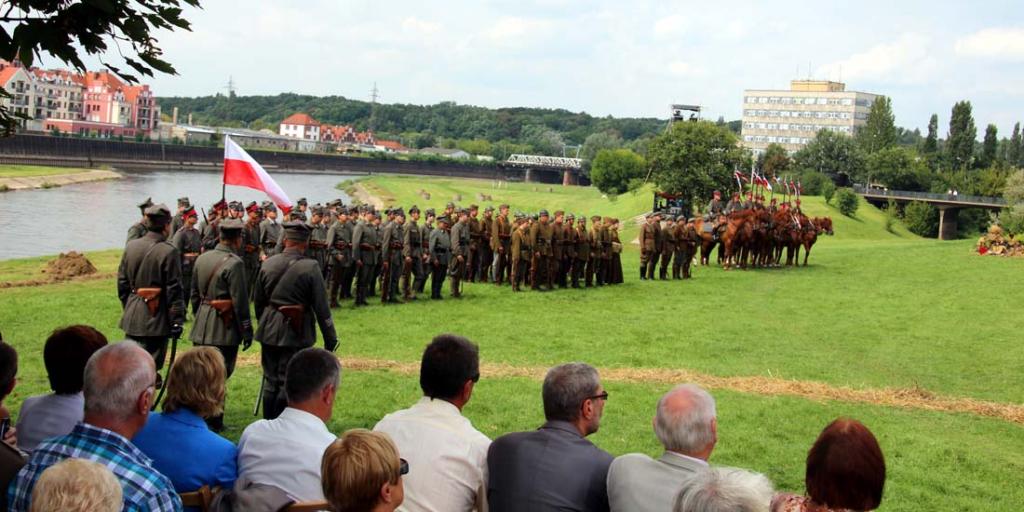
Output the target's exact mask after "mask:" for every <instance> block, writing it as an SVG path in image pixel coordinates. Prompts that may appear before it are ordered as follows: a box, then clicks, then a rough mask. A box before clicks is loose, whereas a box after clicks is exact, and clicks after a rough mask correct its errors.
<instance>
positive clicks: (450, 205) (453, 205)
mask: <svg viewBox="0 0 1024 512" xmlns="http://www.w3.org/2000/svg"><path fill="white" fill-rule="evenodd" d="M444 207H445V208H455V203H453V202H451V201H448V204H446V205H444Z"/></svg>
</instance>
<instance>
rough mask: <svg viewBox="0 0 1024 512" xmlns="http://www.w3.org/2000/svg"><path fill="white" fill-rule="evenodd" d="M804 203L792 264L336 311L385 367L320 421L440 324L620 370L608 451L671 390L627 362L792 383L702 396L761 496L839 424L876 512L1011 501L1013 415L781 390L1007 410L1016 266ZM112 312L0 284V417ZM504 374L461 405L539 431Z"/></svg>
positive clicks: (400, 386)
mask: <svg viewBox="0 0 1024 512" xmlns="http://www.w3.org/2000/svg"><path fill="white" fill-rule="evenodd" d="M362 183H364V184H366V185H368V186H370V187H372V189H373V190H374V191H375V192H381V193H389V195H390V197H391V198H392V200H393V201H396V202H397V203H398V204H402V205H405V206H408V205H410V204H412V203H416V204H418V205H419V206H420V207H421V208H425V207H428V206H430V207H435V208H438V207H443V205H444V203H445V202H447V201H449V200H451V198H452V196H453V195H454V194H455V193H461V194H462V197H463V200H462V201H461V202H460V204H469V203H477V204H480V205H481V206H484V205H486V204H493V205H495V206H496V205H497V204H499V203H501V202H506V201H507V202H509V203H511V204H512V206H513V209H523V210H535V209H538V208H540V207H547V208H549V209H555V208H561V207H564V208H565V209H566V210H568V211H575V212H576V213H587V214H591V213H599V214H602V215H610V216H617V217H619V218H621V219H624V220H625V219H627V218H630V217H632V216H634V215H636V214H638V213H640V212H641V211H643V210H646V209H648V208H649V207H650V206H649V196H648V195H647V194H646V193H644V194H637V195H636V196H633V195H630V194H626V195H624V196H621V197H619V198H617V199H616V201H614V202H612V201H608V200H604V199H601V198H600V195H599V194H597V193H596V191H593V190H592V189H582V188H565V189H563V188H562V187H557V186H556V187H552V192H548V191H547V186H544V185H537V187H538V190H537V191H534V190H532V188H533V187H534V185H531V184H511V185H510V187H509V189H508V191H507V192H506V189H504V188H502V189H494V190H493V191H492V190H487V188H490V182H489V181H468V180H442V179H438V180H433V179H412V178H391V177H388V178H372V179H370V180H365V181H363V182H362ZM421 188H422V189H425V190H427V191H428V192H430V193H431V194H432V198H431V200H430V201H429V202H428V201H424V200H423V199H422V198H421V197H419V196H418V195H417V192H418V190H419V189H421ZM477 192H482V193H485V194H491V195H492V196H493V199H494V200H493V202H485V201H479V200H477V198H476V195H475V194H476V193H477ZM506 194H507V195H506ZM619 208H621V209H619ZM805 210H807V211H808V213H810V214H812V215H822V214H830V215H831V216H832V218H833V219H834V221H835V229H836V236H835V237H822V239H821V240H820V241H819V243H818V245H817V246H816V247H815V248H814V250H813V251H812V254H811V259H810V263H811V265H810V266H809V267H807V268H800V269H772V270H757V271H747V272H742V271H729V272H724V271H722V270H721V269H719V268H717V267H712V268H698V269H696V271H695V279H693V280H691V281H686V282H679V281H676V282H662V281H656V282H646V281H643V282H641V281H638V280H637V279H636V277H635V274H636V268H637V265H638V255H637V252H636V250H635V249H634V248H632V247H629V248H628V249H627V251H626V252H625V253H624V260H625V261H624V267H625V271H626V279H627V282H626V283H625V284H623V285H620V286H618V287H612V288H602V289H588V290H564V291H556V292H552V293H529V292H526V293H522V294H512V293H511V292H510V291H509V290H508V289H507V288H503V289H496V288H495V287H493V286H490V285H472V284H470V285H467V287H466V298H464V299H462V300H459V301H455V300H445V301H443V302H433V301H418V302H416V303H413V304H407V305H404V306H397V307H382V306H373V307H370V308H362V309H359V310H354V309H352V307H351V305H349V304H346V305H345V306H344V307H343V308H341V309H340V310H335V312H334V314H335V321H336V324H337V325H338V330H339V336H340V338H341V340H342V345H341V348H340V349H339V353H340V355H341V357H342V358H343V360H349V361H352V362H354V361H356V360H360V361H365V360H376V361H380V360H393V361H396V362H397V363H396V364H395V365H394V367H393V368H392V369H390V370H366V369H361V370H355V371H353V370H352V369H351V368H352V367H355V366H356V365H355V364H351V365H350V366H349V368H350V369H349V370H348V371H346V372H344V374H343V377H342V388H341V392H340V393H339V401H338V404H337V407H336V412H335V417H334V419H333V420H332V422H331V428H332V430H334V431H342V430H344V429H348V428H353V427H367V426H371V425H373V423H375V422H376V420H377V419H379V418H380V417H381V416H382V415H384V414H385V413H387V412H389V411H391V410H394V409H397V408H400V407H404V406H406V405H407V404H408V403H411V402H412V401H413V400H414V399H415V398H416V397H417V395H418V384H417V379H416V376H415V374H414V373H412V374H410V373H409V371H408V368H409V365H412V366H415V364H416V362H417V361H418V360H419V356H420V351H421V350H422V347H423V345H424V344H425V343H426V342H427V341H428V340H429V339H430V337H431V336H433V335H434V334H437V333H439V332H445V331H451V332H458V333H461V334H464V335H467V336H469V337H470V338H471V339H473V340H474V341H476V342H477V343H479V344H480V346H481V357H482V359H483V362H484V363H485V364H487V365H495V364H497V365H503V366H504V367H511V368H525V367H528V368H531V369H536V368H543V367H547V366H550V365H553V364H557V363H560V362H564V361H569V360H583V361H587V362H590V363H592V364H595V365H597V366H599V367H602V368H615V369H635V370H636V371H637V374H638V375H640V376H641V377H640V378H637V379H626V380H619V379H616V380H609V381H608V382H607V383H606V385H607V388H608V389H609V391H610V392H611V400H610V401H609V403H608V406H607V408H606V415H605V419H604V422H603V424H602V429H601V431H600V432H599V433H598V434H596V435H595V436H594V438H593V439H594V441H595V442H596V443H597V444H598V445H600V446H602V447H603V448H605V449H607V450H609V451H610V452H612V453H614V454H621V453H625V452H630V451H642V452H646V453H649V454H652V455H653V454H656V453H657V452H658V446H657V441H656V440H655V438H654V436H653V434H652V432H651V427H650V418H651V416H652V415H653V414H654V404H655V403H656V400H657V398H658V396H659V395H660V394H661V393H663V392H664V391H665V390H666V389H668V388H669V387H670V384H668V383H666V382H663V381H659V380H657V379H645V378H643V377H642V376H643V375H644V371H646V370H650V371H651V372H656V371H658V372H661V371H662V370H680V369H685V370H688V371H692V372H697V373H699V374H702V375H708V376H714V377H755V376H756V377H774V378H782V379H791V380H793V381H795V385H794V394H795V395H798V396H778V395H766V394H761V393H756V392H755V393H750V392H736V391H733V390H731V388H730V389H724V388H721V387H719V388H713V389H712V393H713V394H714V395H715V396H716V398H717V400H718V403H719V414H720V418H719V434H720V443H719V446H718V448H717V450H716V452H715V454H714V455H713V457H712V461H713V462H715V463H718V464H725V465H734V466H740V467H747V468H751V469H755V470H758V471H762V472H765V473H766V474H767V475H768V476H769V477H770V478H772V480H773V481H774V482H775V483H776V485H777V487H779V488H780V489H785V490H792V491H799V490H800V489H802V479H803V462H804V458H805V457H806V452H807V449H808V448H809V446H810V444H811V443H812V442H813V440H814V438H815V436H816V435H817V433H818V432H819V431H820V429H821V428H822V427H823V426H824V425H825V424H827V423H828V421H830V420H831V419H833V418H835V417H836V416H839V415H848V416H852V417H856V418H859V419H861V420H863V421H864V422H865V423H866V424H867V425H868V426H869V427H871V428H872V430H873V431H874V432H875V433H876V434H877V435H878V437H879V440H880V442H881V443H882V447H883V449H884V451H885V453H886V456H887V461H888V465H889V479H888V482H887V487H886V497H885V501H884V502H883V509H886V510H901V511H902V510H922V511H923V510H929V511H930V510H1007V511H1010V510H1018V509H1019V504H1020V503H1022V502H1024V488H1022V487H1021V486H1020V485H1019V479H1018V478H1016V475H1020V474H1022V472H1024V426H1022V425H1021V424H1019V423H1013V422H1009V421H1003V420H999V419H993V418H989V417H984V416H981V415H979V414H974V413H972V412H971V410H970V409H968V408H965V410H964V412H963V413H949V412H934V411H928V410H921V409H909V408H901V407H887V406H880V405H875V404H871V403H860V402H856V401H851V400H808V399H806V398H802V397H801V396H799V395H800V394H801V393H800V389H801V388H800V385H801V384H806V383H807V382H808V381H810V382H815V383H819V384H816V386H821V385H825V386H830V387H848V388H852V389H856V390H882V391H883V392H888V393H895V394H907V395H911V396H914V397H920V398H922V399H925V400H926V399H927V398H928V397H930V396H932V395H938V396H939V397H954V398H956V397H959V398H967V399H974V400H986V401H991V402H996V403H999V404H1021V402H1024V376H1022V374H1021V372H1020V371H1019V370H1020V368H1021V367H1022V365H1024V354H1022V353H1021V351H1020V350H1019V348H1018V343H1017V339H1018V338H1019V336H1017V335H1016V333H1018V332H1021V331H1022V328H1024V319H1022V318H1021V317H1020V315H1019V314H1018V312H1017V311H1016V302H1015V301H1013V300H1012V297H1014V296H1016V293H1017V290H1016V288H1017V287H1018V284H1019V276H1020V273H1021V270H1022V269H1024V264H1022V263H1021V262H1020V261H1014V260H1003V259H996V258H978V257H976V256H973V255H972V253H971V244H970V242H969V241H961V242H937V241H930V240H920V239H917V238H916V237H913V236H912V235H909V234H906V233H905V232H901V231H897V233H898V234H897V235H894V234H890V233H887V232H885V231H884V228H883V223H882V217H881V214H880V212H878V211H877V210H874V209H872V208H871V207H869V206H867V205H865V204H862V205H861V209H860V210H859V211H858V218H857V219H846V218H842V217H841V216H840V215H838V213H837V212H835V210H834V209H832V208H831V207H829V206H827V205H825V204H824V203H823V202H822V201H821V200H820V199H818V198H806V199H805ZM103 254H104V256H103V258H109V263H102V264H100V263H97V266H98V267H100V268H101V271H103V270H102V269H103V267H105V266H107V265H110V264H113V265H114V266H116V256H114V254H116V252H115V253H103ZM89 256H90V257H92V256H93V254H90V255H89ZM103 258H101V260H102V259H103ZM94 263H96V262H95V261H94ZM32 264H35V265H41V260H37V261H36V262H35V263H32ZM32 264H30V263H25V262H24V260H22V261H15V262H3V263H0V275H5V274H11V273H22V274H24V272H25V271H26V270H25V268H27V266H30V265H32ZM12 268H13V269H14V270H12ZM19 268H20V270H18V269H19ZM119 315H120V308H119V304H118V302H117V298H116V294H115V292H114V282H113V280H112V279H106V280H95V281H82V282H71V283H65V284H57V285H48V286H42V287H35V288H15V289H7V290H0V329H2V330H3V332H4V335H5V337H6V339H8V340H9V341H11V342H12V343H14V344H15V346H16V347H18V349H19V352H20V353H21V355H22V364H21V366H22V368H21V371H20V374H19V384H18V388H17V389H16V391H15V394H14V395H13V396H12V398H11V399H10V400H9V403H8V406H9V407H10V408H11V409H12V410H15V411H16V410H17V405H18V404H20V402H21V400H23V399H24V397H25V396H28V395H31V394H35V393H41V392H44V391H45V390H46V388H47V384H46V376H45V371H44V369H43V368H42V363H41V352H42V341H43V340H44V339H45V336H46V335H47V333H48V332H49V331H50V330H51V329H52V328H53V327H55V326H58V325H66V324H69V323H78V322H85V323H90V324H93V325H96V326H97V327H98V328H100V329H101V330H102V331H103V332H105V333H107V335H108V336H110V337H111V338H112V339H119V338H120V337H121V336H122V333H121V332H120V330H119V329H118V328H117V322H118V319H119ZM186 347H187V344H186ZM181 348H185V347H181ZM384 366H385V367H387V364H385V365H384ZM363 367H364V368H365V367H366V366H365V365H364V366H363ZM258 372H259V369H258V353H257V349H256V348H254V349H252V350H251V351H250V353H247V354H245V356H244V357H243V360H242V364H241V367H240V369H239V371H238V373H237V374H236V376H235V377H233V378H232V381H231V385H230V391H229V398H228V400H229V404H228V412H227V413H228V421H229V423H230V424H232V425H234V426H236V429H234V430H232V431H231V432H229V434H228V435H229V437H231V438H237V437H238V435H240V433H241V429H240V427H242V426H244V425H245V424H247V423H248V422H250V421H251V420H252V416H251V411H252V400H253V399H254V397H255V395H256V391H257V388H258V383H259V381H258ZM606 373H607V374H608V375H611V374H612V372H611V371H609V372H606ZM616 373H621V372H618V371H616ZM508 375H515V373H513V372H508V373H505V374H503V375H501V376H498V375H490V376H489V375H488V374H487V372H485V373H484V376H483V379H481V381H480V383H479V385H478V387H477V388H476V389H477V392H476V395H475V397H474V400H473V401H472V402H470V404H469V406H468V407H467V408H466V411H465V412H466V414H467V415H468V416H469V417H470V419H472V420H473V422H474V424H475V425H477V426H478V427H479V428H480V429H481V430H482V431H483V432H485V433H486V434H488V435H489V436H491V437H494V436H497V435H500V434H502V433H505V432H509V431H514V430H523V429H530V428H534V427H536V426H537V425H538V424H539V423H540V421H541V414H542V412H541V406H540V383H539V381H538V380H536V379H535V378H530V377H518V376H508ZM886 389H888V391H885V390H886ZM765 391H766V392H767V391H768V390H765Z"/></svg>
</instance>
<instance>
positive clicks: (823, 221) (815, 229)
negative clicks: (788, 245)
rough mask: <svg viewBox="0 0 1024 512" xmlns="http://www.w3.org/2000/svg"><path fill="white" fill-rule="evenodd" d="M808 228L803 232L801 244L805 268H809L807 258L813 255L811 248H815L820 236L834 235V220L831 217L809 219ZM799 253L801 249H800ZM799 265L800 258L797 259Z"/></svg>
mask: <svg viewBox="0 0 1024 512" xmlns="http://www.w3.org/2000/svg"><path fill="white" fill-rule="evenodd" d="M807 225H808V227H807V228H806V229H804V230H803V231H802V232H801V243H802V244H803V246H804V266H805V267H806V266H807V258H808V257H809V256H810V255H811V247H813V246H814V242H817V241H818V235H819V234H821V233H825V234H827V235H829V236H831V235H833V234H834V232H833V231H832V219H831V218H830V217H815V218H813V219H809V220H808V222H807ZM798 251H799V249H798ZM797 261H798V263H799V256H798V257H797Z"/></svg>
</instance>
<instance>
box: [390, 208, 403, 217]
mask: <svg viewBox="0 0 1024 512" xmlns="http://www.w3.org/2000/svg"><path fill="white" fill-rule="evenodd" d="M391 213H393V214H394V215H395V217H405V212H404V211H402V209H401V208H395V209H394V210H391Z"/></svg>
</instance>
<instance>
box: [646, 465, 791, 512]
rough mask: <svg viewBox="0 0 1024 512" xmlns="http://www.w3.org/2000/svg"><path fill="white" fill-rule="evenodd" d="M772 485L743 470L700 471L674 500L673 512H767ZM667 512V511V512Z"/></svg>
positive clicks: (761, 476)
mask: <svg viewBox="0 0 1024 512" xmlns="http://www.w3.org/2000/svg"><path fill="white" fill-rule="evenodd" d="M773 493H774V490H773V489H772V483H771V481H769V480H768V478H767V477H765V476H764V475H762V474H759V473H752V472H750V471H744V470H742V469H732V468H715V469H708V470H704V471H699V472H698V473H697V474H696V475H694V476H693V477H692V478H690V480H689V482H688V485H687V486H686V487H685V488H683V490H682V491H680V493H679V496H678V498H676V502H675V507H673V508H672V510H673V512H768V509H769V507H770V506H771V501H772V494H773ZM666 510H667V509H666Z"/></svg>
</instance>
